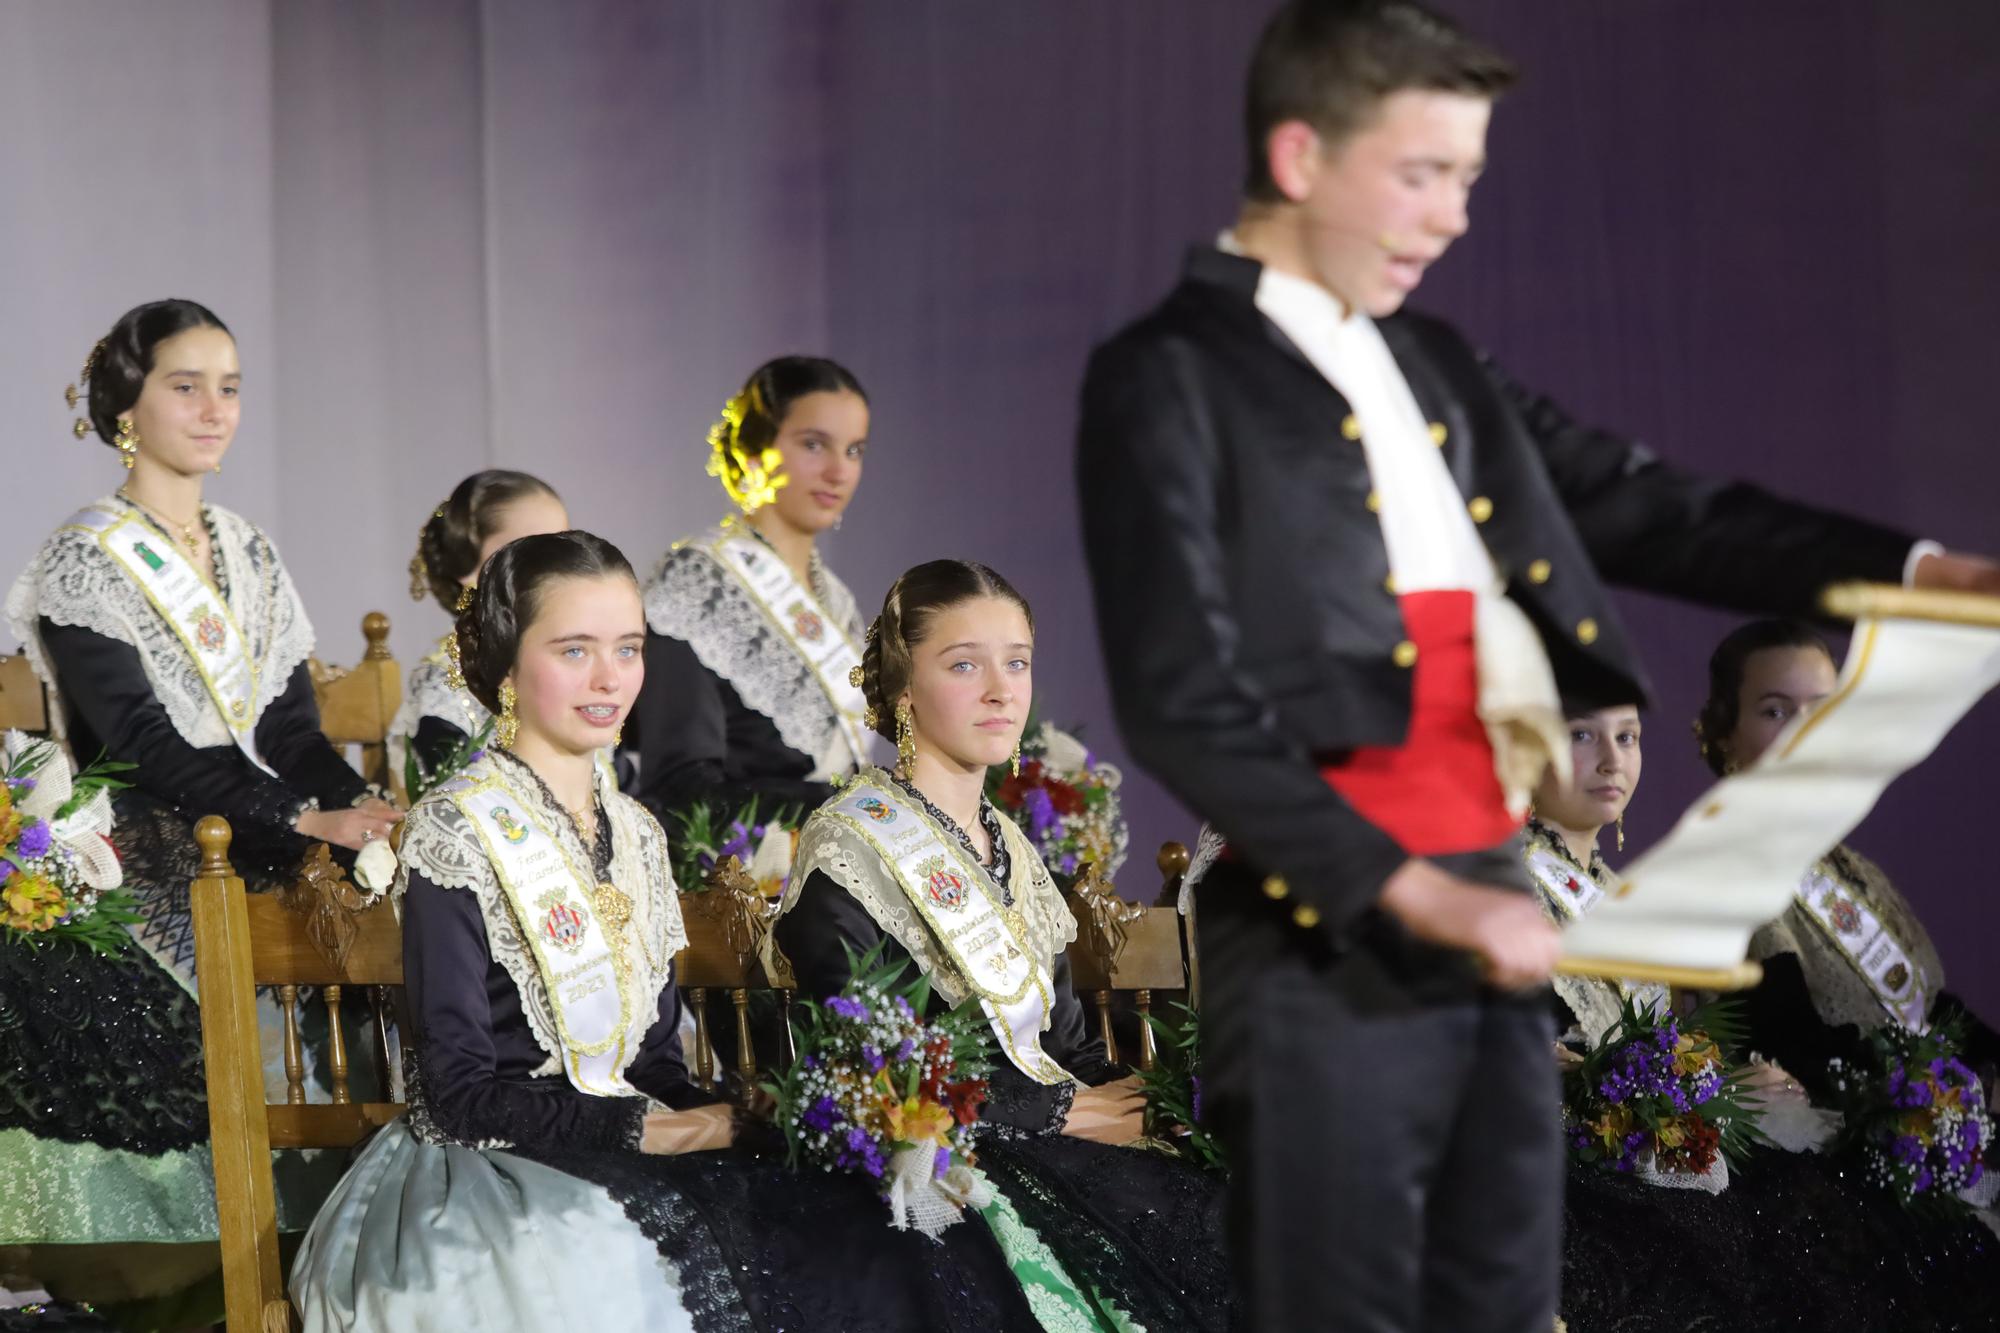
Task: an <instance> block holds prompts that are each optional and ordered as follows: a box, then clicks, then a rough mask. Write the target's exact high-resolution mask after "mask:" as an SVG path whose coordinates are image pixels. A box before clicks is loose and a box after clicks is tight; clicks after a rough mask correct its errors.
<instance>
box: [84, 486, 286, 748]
mask: <svg viewBox="0 0 2000 1333" xmlns="http://www.w3.org/2000/svg"><path fill="white" fill-rule="evenodd" d="M68 526H70V527H77V528H82V529H84V530H85V531H86V532H91V533H94V534H96V536H97V543H98V545H99V546H101V547H103V548H104V552H105V554H106V555H109V556H110V557H111V559H112V562H113V563H114V564H116V565H117V566H118V567H119V568H120V569H122V570H124V571H125V574H126V576H127V577H129V578H130V579H131V580H132V581H133V582H134V583H136V584H138V585H139V589H140V591H141V592H143V593H145V594H146V600H147V602H149V603H150V604H151V605H152V607H153V609H154V610H155V611H157V612H158V613H159V615H160V619H161V620H163V621H165V622H166V624H167V626H168V627H169V628H170V629H172V630H173V632H174V637H175V638H177V639H179V640H180V643H181V646H182V647H183V648H185V649H186V650H187V654H188V656H189V657H191V658H193V659H194V664H195V668H196V670H198V671H199V672H200V673H201V680H202V684H203V685H204V686H206V687H207V689H208V697H209V698H210V699H211V700H212V701H214V703H215V709H216V712H217V713H219V714H220V715H221V716H222V721H223V724H224V725H225V726H226V727H227V728H228V729H229V738H230V739H231V740H233V741H235V742H236V748H237V749H239V750H241V751H242V752H243V753H244V755H245V757H247V758H248V759H249V760H250V762H251V763H253V764H255V765H257V767H259V768H261V769H263V770H264V771H265V772H266V773H270V774H271V776H273V777H276V776H277V774H276V773H275V772H272V769H271V767H270V765H268V764H266V763H265V762H264V758H263V756H262V755H260V754H259V753H258V752H257V718H256V712H255V700H256V698H257V667H256V665H255V663H253V662H252V661H251V660H250V644H249V641H248V640H247V639H245V638H244V637H243V631H242V630H241V629H239V628H238V627H237V624H236V617H235V616H234V615H232V614H231V613H230V610H229V603H228V602H227V601H225V600H224V599H223V597H222V594H221V593H219V592H217V591H216V590H215V588H214V587H213V586H211V585H210V584H209V583H208V581H207V580H205V579H203V578H202V577H201V575H200V574H198V573H196V572H195V568H194V565H193V564H192V563H191V562H189V560H188V559H187V558H186V557H185V556H183V555H182V554H181V551H180V548H179V547H178V546H176V545H174V543H172V542H170V541H167V540H165V539H163V538H162V537H161V536H160V534H159V533H158V532H156V531H154V530H153V528H152V526H151V525H150V524H148V523H146V522H145V521H144V520H143V519H141V518H140V517H139V515H138V514H137V513H136V512H134V511H132V510H126V511H125V512H124V513H122V514H119V513H110V512H107V511H106V510H103V509H85V510H83V511H81V512H80V513H78V514H76V515H75V516H74V517H72V518H71V519H70V521H69V524H68Z"/></svg>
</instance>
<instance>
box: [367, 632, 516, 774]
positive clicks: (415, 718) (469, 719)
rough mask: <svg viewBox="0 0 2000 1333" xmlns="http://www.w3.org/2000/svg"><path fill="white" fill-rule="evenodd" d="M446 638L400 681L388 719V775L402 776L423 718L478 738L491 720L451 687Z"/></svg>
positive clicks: (465, 691)
mask: <svg viewBox="0 0 2000 1333" xmlns="http://www.w3.org/2000/svg"><path fill="white" fill-rule="evenodd" d="M449 638H450V635H446V636H445V638H444V639H439V640H438V642H437V647H435V648H433V649H431V651H430V652H429V653H427V654H426V655H425V656H424V659H423V660H422V661H420V662H418V663H417V664H416V665H415V666H413V667H411V668H410V674H409V675H408V676H405V677H404V678H403V702H402V706H401V707H399V708H397V709H396V716H395V717H393V718H391V719H390V720H389V737H388V740H389V771H390V772H391V773H396V774H400V773H402V771H403V763H404V760H405V759H406V757H407V756H408V755H409V752H410V742H411V741H412V740H414V739H415V738H416V734H417V728H418V727H419V726H420V725H421V724H422V723H423V720H424V719H425V718H427V717H434V718H437V719H439V720H440V721H443V722H449V723H450V724H451V725H452V726H454V727H457V728H458V729H459V730H460V731H462V732H464V733H465V734H466V735H468V736H477V735H478V734H479V729H480V728H481V727H483V726H485V725H486V724H487V723H488V722H490V721H492V720H493V714H491V713H489V712H487V711H486V708H485V706H484V705H482V704H481V703H480V702H479V700H477V699H475V698H473V697H472V691H471V690H468V689H466V688H465V687H463V686H459V687H456V688H454V687H453V686H452V683H451V679H450V674H451V659H450V658H448V657H446V656H445V648H444V646H445V642H446V639H449Z"/></svg>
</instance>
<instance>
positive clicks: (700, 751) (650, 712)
mask: <svg viewBox="0 0 2000 1333" xmlns="http://www.w3.org/2000/svg"><path fill="white" fill-rule="evenodd" d="M626 741H627V744H628V746H629V748H631V749H633V750H636V751H637V752H638V754H639V784H638V788H637V790H635V791H633V792H632V793H631V795H632V796H634V797H636V798H637V799H638V801H639V803H640V804H641V805H643V806H645V807H646V808H647V809H648V810H651V811H652V812H653V815H654V817H655V818H657V819H658V820H659V821H660V823H661V825H662V826H663V827H665V828H666V829H668V830H669V832H670V834H671V831H672V830H674V829H677V828H678V827H679V825H677V824H676V823H675V822H674V821H673V820H671V819H669V818H668V816H669V815H671V814H673V813H674V812H676V811H680V810H686V809H687V808H688V807H690V806H692V805H695V804H697V803H699V802H702V801H716V802H720V803H721V804H723V805H725V806H729V807H731V808H732V809H734V808H737V807H741V806H743V805H745V804H747V803H748V802H749V801H750V799H751V798H752V797H755V798H756V801H757V808H758V811H759V813H760V814H769V813H771V812H772V811H774V810H776V809H778V808H779V807H780V806H787V807H791V808H793V809H795V810H798V811H801V812H805V811H810V810H814V809H816V808H818V806H819V805H820V804H821V803H822V802H824V801H825V800H826V798H827V797H828V796H830V795H832V793H833V789H832V788H831V787H830V786H828V785H827V784H826V783H824V782H815V781H813V780H812V779H811V778H810V777H809V776H808V774H810V773H811V772H812V771H813V758H812V756H811V755H807V754H801V753H799V751H797V750H794V749H793V748H792V747H791V746H789V745H787V744H785V742H784V739H783V738H782V737H780V736H779V735H778V726H777V724H776V723H775V722H773V721H771V719H770V718H768V717H766V716H764V715H763V714H762V713H760V712H758V711H757V710H756V709H754V708H751V707H750V706H749V705H748V704H745V703H744V702H743V700H742V698H741V697H740V696H738V695H737V693H736V690H735V688H734V687H732V686H731V685H730V683H729V682H728V681H726V680H724V679H722V677H720V676H718V675H716V674H715V673H714V672H713V671H710V670H709V669H708V668H707V667H705V666H703V665H702V663H701V659H700V658H698V657H696V656H695V655H694V649H692V648H690V647H688V645H687V644H685V643H683V642H682V641H681V640H679V639H674V638H669V637H668V636H666V635H664V634H658V633H655V632H654V631H652V630H647V631H646V679H645V683H644V684H642V685H640V687H639V697H638V699H637V700H635V701H634V702H633V705H632V725H631V728H630V729H629V730H628V732H627V735H626Z"/></svg>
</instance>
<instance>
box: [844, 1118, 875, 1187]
mask: <svg viewBox="0 0 2000 1333" xmlns="http://www.w3.org/2000/svg"><path fill="white" fill-rule="evenodd" d="M834 1165H835V1166H838V1167H840V1168H842V1169H843V1170H848V1171H852V1170H857V1169H858V1170H862V1171H866V1172H867V1173H868V1174H869V1175H871V1176H873V1177H875V1178H876V1179H877V1180H880V1179H881V1178H882V1168H883V1162H882V1149H881V1148H880V1147H879V1146H877V1144H876V1143H875V1141H874V1140H873V1139H871V1138H869V1137H868V1131H866V1130H864V1129H850V1130H848V1131H847V1146H845V1147H844V1148H842V1149H841V1150H840V1156H839V1157H837V1158H836V1159H834Z"/></svg>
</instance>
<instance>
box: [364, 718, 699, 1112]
mask: <svg viewBox="0 0 2000 1333" xmlns="http://www.w3.org/2000/svg"><path fill="white" fill-rule="evenodd" d="M509 765H511V766H516V768H517V770H518V766H519V765H520V761H519V760H517V759H514V758H512V757H511V756H508V755H506V754H504V752H494V751H489V752H488V753H487V755H486V757H485V758H483V759H480V760H478V761H476V762H475V763H473V764H472V765H471V766H470V767H469V768H467V769H466V770H465V772H464V773H462V774H460V775H459V777H458V778H455V779H454V780H453V781H451V782H449V783H447V784H445V786H444V787H442V788H440V789H439V790H437V791H435V792H433V793H431V794H430V795H429V796H426V797H425V798H424V799H423V800H422V801H420V802H418V803H417V807H416V809H414V810H412V811H410V814H409V818H408V819H407V820H405V821H404V831H403V865H402V869H401V871H399V872H398V874H397V876H396V883H395V886H394V889H393V892H394V894H395V900H396V903H397V908H398V910H399V911H400V910H401V906H402V897H403V894H404V893H405V892H406V891H407V890H408V889H409V883H410V879H409V877H410V875H411V873H412V872H414V873H416V874H419V875H422V876H423V877H424V878H425V879H427V880H429V881H430V882H431V883H433V884H436V885H438V886H440V887H442V888H447V889H466V890H469V891H470V892H471V893H472V895H473V896H474V897H475V898H477V899H478V900H479V914H480V916H481V917H482V918H483V919H484V920H485V922H486V947H487V951H488V952H489V953H490V954H492V956H493V959H494V961H495V962H497V963H499V964H500V965H501V966H502V967H504V968H506V969H507V975H508V976H509V977H511V978H513V981H514V987H515V989H516V990H518V991H519V992H520V994H521V1010H522V1012H523V1013H525V1014H526V1015H527V1016H528V1027H529V1030H530V1031H532V1032H533V1033H534V1034H535V1044H536V1045H538V1046H540V1047H541V1048H542V1051H543V1054H544V1055H545V1056H546V1057H547V1058H546V1059H544V1060H543V1061H542V1063H541V1064H540V1065H537V1066H536V1067H535V1071H534V1072H535V1073H536V1074H537V1075H542V1074H560V1073H562V1072H563V1056H562V1052H563V1045H562V1038H561V1035H560V1032H559V1030H558V1028H557V1027H556V1016H555V1008H554V1005H553V1004H552V1003H551V1001H550V998H549V989H548V984H547V982H546V981H544V980H543V978H542V974H541V969H540V968H539V967H538V966H537V965H536V963H535V952H534V949H533V948H532V947H530V945H529V943H528V940H527V938H526V936H525V934H524V932H526V931H528V930H532V929H534V926H533V925H532V924H531V923H526V922H523V921H521V920H520V919H519V918H518V917H517V916H516V915H515V914H514V909H513V907H512V905H511V904H510V903H509V901H508V898H507V894H506V891H505V890H504V889H502V888H501V887H500V876H499V874H498V873H497V872H496V871H495V870H494V868H493V863H492V862H491V861H490V860H489V859H488V858H487V855H486V847H485V844H484V843H483V842H482V841H481V840H480V836H479V831H478V830H477V829H475V828H473V826H472V821H470V820H469V819H467V818H466V817H465V813H464V812H463V811H462V810H460V809H459V808H458V806H457V805H456V804H455V803H454V802H453V801H452V793H453V792H454V791H456V790H458V789H459V788H460V787H462V786H463V785H464V784H466V783H470V782H477V781H479V780H481V779H483V778H485V777H488V776H490V775H492V774H493V773H494V772H495V770H496V768H501V769H502V771H504V766H509ZM506 776H507V786H508V789H509V790H510V791H511V792H512V793H513V795H514V796H515V797H516V798H517V799H518V800H519V801H520V802H521V804H522V805H523V806H524V807H526V808H528V809H531V810H533V811H534V813H535V814H536V815H537V816H538V817H539V822H540V823H541V825H542V826H543V827H544V828H548V829H552V830H554V834H555V837H556V839H557V841H559V842H561V843H562V844H563V848H564V850H565V851H566V852H567V853H568V854H569V856H570V858H571V860H572V861H573V862H574V863H575V864H577V865H581V866H588V865H589V864H590V863H591V858H590V852H589V849H588V848H586V847H584V846H583V844H582V842H581V841H580V840H579V839H578V838H577V835H576V829H575V825H574V824H573V823H572V822H571V820H570V817H569V815H568V814H567V813H566V812H565V811H563V810H562V809H560V808H559V807H557V806H556V805H555V804H554V803H552V802H551V801H550V800H549V799H548V797H546V796H545V795H544V794H543V793H542V789H541V787H540V786H539V785H538V784H537V783H535V782H534V781H533V780H532V779H531V778H529V777H528V776H527V775H526V774H525V773H524V772H520V771H516V772H513V773H508V774H507V775H506ZM596 782H597V795H598V799H599V800H600V801H602V802H603V804H604V812H605V814H606V816H607V817H609V819H610V820H611V879H612V882H613V883H614V884H616V885H617V886H618V887H619V888H621V889H623V890H624V891H625V892H626V894H627V895H628V896H629V897H630V898H631V899H632V923H631V928H630V930H629V931H628V932H627V934H626V945H625V948H626V962H627V965H628V966H629V968H630V972H629V975H630V977H631V978H632V985H633V987H634V991H633V999H634V1003H637V1004H649V1005H650V1004H657V1002H658V999H659V995H660V992H661V990H662V989H664V988H665V987H667V986H669V985H671V984H673V959H674V955H675V954H677V953H679V952H680V951H681V950H682V949H684V948H686V947H687V927H686V925H685V924H684V923H683V922H682V920H681V901H680V892H679V890H678V889H677V888H676V887H675V885H674V874H673V871H672V870H671V869H670V868H669V866H668V863H667V835H666V833H665V832H663V831H662V830H661V828H660V824H659V821H658V820H656V819H654V818H653V816H652V815H651V813H649V812H648V811H647V810H646V808H645V807H644V806H642V805H640V804H639V803H638V802H637V801H635V800H633V799H632V798H631V797H629V796H623V795H620V794H619V792H618V789H617V787H616V786H615V785H613V784H612V782H611V780H610V779H609V778H608V776H607V775H606V774H605V773H604V771H603V769H602V767H601V766H600V767H599V768H597V770H596ZM629 1054H637V1050H636V1048H635V1049H634V1050H632V1051H631V1052H629Z"/></svg>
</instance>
